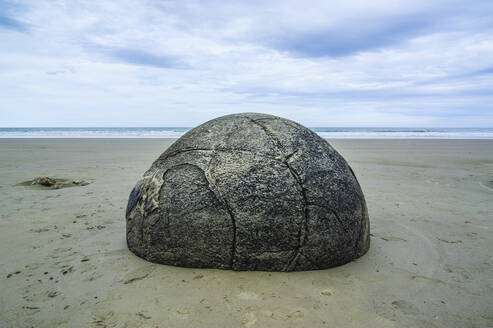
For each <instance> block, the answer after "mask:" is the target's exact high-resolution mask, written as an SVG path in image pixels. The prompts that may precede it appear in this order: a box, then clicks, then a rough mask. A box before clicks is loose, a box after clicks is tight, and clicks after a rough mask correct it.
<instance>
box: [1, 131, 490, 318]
mask: <svg viewBox="0 0 493 328" xmlns="http://www.w3.org/2000/svg"><path fill="white" fill-rule="evenodd" d="M172 142H173V139H0V177H1V180H0V206H1V210H0V248H1V250H2V255H1V257H0V286H1V293H0V305H1V306H0V326H1V327H6V328H7V327H162V328H164V327H166V328H168V327H362V326H365V327H493V310H492V308H493V307H492V304H493V260H492V258H493V140H409V139H408V140H330V141H329V142H330V143H331V144H332V145H333V146H334V147H335V148H336V149H337V150H338V151H339V152H340V153H341V154H342V155H343V156H344V157H345V158H346V160H347V161H348V163H349V164H350V165H351V166H352V168H353V170H354V171H355V173H356V176H357V177H358V179H359V182H360V184H361V186H362V189H363V191H364V194H365V197H366V201H367V204H368V209H369V214H370V224H371V246H370V250H369V252H368V253H367V254H366V255H365V256H363V257H361V258H359V259H358V260H356V261H354V262H351V263H349V264H346V265H343V266H340V267H336V268H332V269H328V270H319V271H307V272H292V273H275V272H232V271H222V270H211V269H186V268H178V267H172V266H165V265H159V264H153V263H149V262H146V261H144V260H142V259H140V258H138V257H137V256H135V255H134V254H133V253H131V252H130V251H129V250H128V249H127V246H126V241H125V217H124V209H125V206H126V203H127V199H128V195H129V192H130V190H131V189H132V187H133V185H134V184H135V182H136V181H137V180H138V179H139V178H140V176H141V175H142V173H143V172H144V171H145V170H146V169H147V168H148V167H149V166H150V165H151V163H152V162H153V161H154V159H156V158H157V157H158V156H159V155H160V154H161V153H162V152H163V151H164V150H165V149H166V148H167V147H168V146H169V145H170V144H171V143H172ZM38 176H49V177H56V178H65V179H81V180H86V181H89V182H91V183H90V184H89V185H86V186H75V187H71V188H63V189H57V190H43V189H41V188H34V187H30V186H18V185H17V184H18V183H21V182H23V181H26V180H31V179H33V178H35V177H38Z"/></svg>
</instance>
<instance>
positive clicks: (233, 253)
mask: <svg viewBox="0 0 493 328" xmlns="http://www.w3.org/2000/svg"><path fill="white" fill-rule="evenodd" d="M212 161H213V158H211V160H210V161H209V165H208V167H207V169H206V171H205V178H206V179H207V182H209V185H210V186H212V187H213V188H214V190H213V192H214V195H216V197H217V198H218V199H219V200H220V201H221V202H222V203H223V204H224V206H225V207H226V211H228V214H229V216H230V218H231V227H232V230H233V236H232V242H231V260H230V267H231V269H232V268H233V265H234V263H235V258H236V219H235V216H234V214H233V209H232V208H231V206H230V205H229V203H228V201H227V200H226V198H225V197H224V195H223V194H222V192H221V190H220V189H219V187H218V186H217V184H216V180H215V179H214V177H213V176H212V174H211V168H210V166H211V163H212Z"/></svg>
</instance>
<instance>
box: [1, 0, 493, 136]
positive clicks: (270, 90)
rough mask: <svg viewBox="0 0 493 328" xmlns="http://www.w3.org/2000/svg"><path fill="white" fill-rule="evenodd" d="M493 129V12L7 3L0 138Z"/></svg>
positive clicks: (486, 5) (389, 6) (468, 7)
mask: <svg viewBox="0 0 493 328" xmlns="http://www.w3.org/2000/svg"><path fill="white" fill-rule="evenodd" d="M246 111H254V112H264V113H270V114H274V115H280V116H283V117H287V118H290V119H293V120H296V121H299V122H301V123H303V124H305V125H308V126H394V127H399V126H401V127H414V126H421V127H493V1H490V0H486V1H454V0H447V1H416V0H415V1H379V0H373V1H278V2H266V1H176V2H175V1H157V0H155V1H153V0H141V1H137V0H136V1H123V0H120V1H76V0H70V1H3V0H0V126H194V125H196V124H199V123H201V122H203V121H205V120H208V119H211V118H214V117H216V116H220V115H224V114H229V113H237V112H246Z"/></svg>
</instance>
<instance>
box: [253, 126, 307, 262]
mask: <svg viewBox="0 0 493 328" xmlns="http://www.w3.org/2000/svg"><path fill="white" fill-rule="evenodd" d="M250 121H251V122H253V123H254V124H256V125H258V126H260V128H261V129H262V130H263V131H264V132H265V133H266V134H267V136H269V137H270V138H271V139H272V141H273V142H274V143H275V144H276V146H277V147H278V148H279V151H280V152H281V153H282V154H283V160H282V163H283V164H284V165H286V167H287V168H288V170H289V173H290V174H291V176H292V177H293V179H294V180H295V181H296V183H297V184H298V185H299V187H300V191H301V196H302V198H303V222H302V223H301V225H300V228H299V231H298V246H297V247H296V248H295V253H294V255H293V256H292V257H291V259H289V261H288V263H287V264H286V265H285V267H284V268H283V271H292V270H293V269H294V267H295V266H296V262H297V260H298V258H299V256H300V252H301V249H302V248H303V246H304V245H305V243H306V240H307V237H308V236H307V235H308V206H307V204H308V198H307V196H306V190H305V188H304V187H303V181H302V179H301V177H300V175H299V174H298V172H297V171H296V170H295V169H294V167H292V166H291V165H290V164H289V162H288V160H289V159H290V158H291V157H292V156H293V155H294V154H295V153H296V151H295V152H293V153H291V154H288V155H284V154H285V151H284V147H283V145H282V143H281V141H280V140H279V139H278V138H277V136H276V135H275V134H274V133H273V132H272V131H270V130H269V129H268V128H267V127H266V126H265V125H263V124H262V123H259V122H258V120H254V119H250Z"/></svg>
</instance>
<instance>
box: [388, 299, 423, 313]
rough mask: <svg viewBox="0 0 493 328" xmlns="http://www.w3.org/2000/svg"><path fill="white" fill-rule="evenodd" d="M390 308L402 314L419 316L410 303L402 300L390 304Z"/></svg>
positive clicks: (417, 310) (415, 308) (416, 309)
mask: <svg viewBox="0 0 493 328" xmlns="http://www.w3.org/2000/svg"><path fill="white" fill-rule="evenodd" d="M392 306H393V307H394V308H396V309H399V310H400V311H401V312H402V313H404V314H420V313H421V312H420V311H419V309H418V308H417V307H416V306H415V305H414V304H412V303H411V302H408V301H404V300H397V301H393V302H392Z"/></svg>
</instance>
